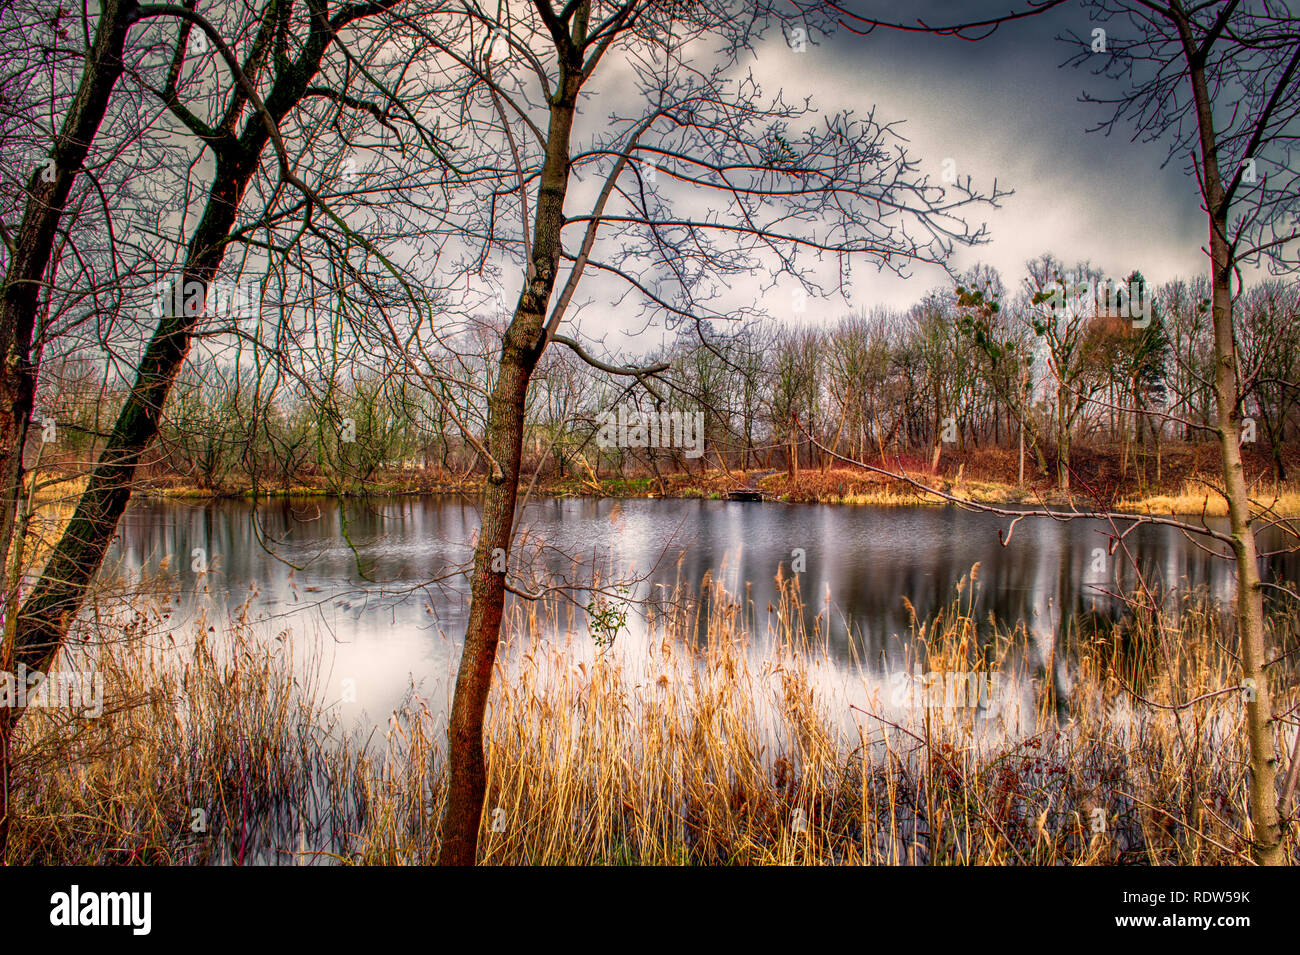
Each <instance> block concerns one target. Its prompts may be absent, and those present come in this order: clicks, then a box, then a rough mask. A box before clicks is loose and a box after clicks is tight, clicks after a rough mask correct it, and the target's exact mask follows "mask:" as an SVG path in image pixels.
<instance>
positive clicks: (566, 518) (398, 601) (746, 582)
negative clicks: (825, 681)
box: [109, 497, 1300, 719]
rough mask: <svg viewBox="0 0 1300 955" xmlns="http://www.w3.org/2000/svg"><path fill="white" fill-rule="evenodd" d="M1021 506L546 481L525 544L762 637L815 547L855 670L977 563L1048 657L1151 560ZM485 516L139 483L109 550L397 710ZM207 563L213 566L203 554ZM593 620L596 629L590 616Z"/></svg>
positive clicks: (1164, 574) (814, 607)
mask: <svg viewBox="0 0 1300 955" xmlns="http://www.w3.org/2000/svg"><path fill="white" fill-rule="evenodd" d="M1008 524H1009V522H1008V521H1007V520H1006V519H1001V518H996V517H992V516H990V515H985V514H977V513H970V512H966V511H961V510H958V509H955V508H948V507H945V508H871V507H849V506H835V505H785V504H775V503H733V502H723V501H645V500H634V501H611V500H586V499H582V500H543V501H539V502H534V503H532V504H530V505H529V507H528V508H527V510H526V513H525V518H524V521H523V523H522V526H523V527H524V528H525V530H526V538H525V543H524V545H523V546H521V547H520V548H519V557H520V558H521V559H522V558H524V557H525V556H527V557H528V559H529V561H530V563H531V564H532V566H533V567H535V568H538V569H539V570H544V571H546V572H550V573H562V574H565V575H566V576H569V577H573V576H575V574H576V575H577V576H579V577H581V576H582V574H583V573H584V571H583V570H582V569H581V568H577V569H575V561H577V562H578V564H580V565H582V567H585V573H587V574H589V573H590V570H591V568H592V567H593V566H594V567H597V568H599V569H601V570H602V578H603V579H605V580H609V579H610V577H609V572H610V569H611V568H617V571H618V573H617V574H616V576H620V577H621V576H626V577H628V578H630V577H632V576H635V577H636V578H638V582H637V583H636V584H635V585H634V587H633V593H634V594H635V595H636V596H641V597H644V596H654V595H655V594H660V593H663V592H664V591H665V589H669V590H671V589H672V588H673V587H674V586H675V585H678V584H684V585H686V586H687V587H689V588H691V589H692V590H698V589H699V585H700V583H701V581H703V580H704V579H705V578H706V575H711V576H712V577H713V579H717V580H721V581H722V582H723V583H724V584H725V585H726V586H727V588H728V589H729V590H730V592H732V593H735V594H746V595H747V599H748V601H749V610H750V612H752V614H753V615H754V619H755V621H756V622H757V623H758V624H759V626H758V627H756V634H757V636H758V638H759V639H761V638H762V634H763V633H764V631H765V626H764V625H763V621H764V620H765V618H766V616H767V613H768V608H769V606H770V605H772V604H773V603H775V602H776V598H777V592H776V585H775V577H776V575H777V573H778V569H779V568H780V569H782V571H783V573H784V574H785V575H786V576H788V575H789V574H790V571H791V567H792V564H796V563H797V564H798V565H800V566H803V568H804V569H803V572H802V573H801V574H800V575H799V576H800V587H801V590H802V593H803V596H804V599H805V601H806V602H807V604H808V615H809V618H810V621H811V619H812V618H814V617H815V615H817V614H821V615H822V616H821V623H820V627H821V632H822V633H825V634H826V638H827V643H828V645H829V649H830V652H831V657H832V659H833V660H835V661H837V662H838V663H840V664H842V665H843V668H844V669H845V671H846V672H848V671H851V672H855V673H856V672H858V665H859V664H863V665H865V666H867V667H869V668H878V667H879V666H880V665H881V664H882V663H889V662H892V661H896V660H898V659H900V654H901V652H902V647H903V643H904V641H905V640H906V637H907V634H908V632H909V630H910V625H911V620H910V614H909V611H908V603H909V602H910V604H911V606H912V607H914V608H915V611H916V613H917V615H918V616H919V617H920V618H921V619H922V620H924V619H926V618H927V617H929V616H931V615H932V614H934V613H936V612H937V611H939V610H940V609H941V608H942V607H944V606H945V605H947V604H950V603H951V602H952V600H953V599H954V597H955V595H956V590H957V586H958V583H959V581H960V580H962V578H964V577H968V576H969V574H970V572H971V568H972V566H974V565H975V564H978V565H979V573H978V579H979V587H978V589H977V591H976V593H975V595H974V598H973V599H974V604H973V607H972V611H973V612H972V616H973V617H975V618H976V619H978V620H987V619H988V617H989V615H990V614H991V615H992V616H993V617H995V618H996V619H997V620H998V621H999V622H1000V624H1001V625H1004V626H1008V627H1010V626H1013V625H1015V624H1017V623H1023V624H1024V625H1025V627H1026V629H1027V630H1028V631H1029V632H1030V633H1031V634H1032V636H1033V640H1034V642H1035V644H1036V645H1039V649H1040V650H1041V651H1042V652H1043V655H1044V657H1045V656H1046V655H1047V651H1049V650H1050V648H1051V646H1052V644H1053V641H1054V640H1056V639H1057V638H1058V637H1059V636H1060V634H1061V632H1062V630H1063V626H1064V623H1065V622H1067V621H1070V620H1071V619H1073V618H1075V617H1078V616H1081V615H1101V616H1102V617H1111V618H1113V617H1116V616H1117V615H1118V614H1119V613H1120V612H1121V610H1122V605H1121V604H1120V602H1119V601H1118V600H1117V599H1116V598H1114V597H1113V596H1112V595H1111V594H1112V592H1113V591H1114V590H1115V589H1116V573H1117V571H1119V572H1120V582H1121V583H1122V584H1126V585H1131V584H1132V583H1133V571H1132V568H1131V566H1129V565H1128V564H1127V562H1126V560H1125V559H1124V558H1123V557H1122V555H1121V554H1115V555H1111V554H1109V553H1108V549H1109V543H1110V541H1109V535H1110V534H1111V528H1110V527H1109V526H1108V525H1106V524H1103V523H1102V522H1099V521H1073V522H1068V523H1067V522H1057V521H1051V520H1041V519H1029V520H1022V521H1020V522H1019V523H1018V525H1017V526H1016V528H1015V531H1014V533H1013V534H1012V535H1011V538H1010V540H1009V541H1008V542H1007V544H1006V546H1003V544H1002V543H1001V542H1000V539H999V530H1002V531H1003V533H1004V534H1005V531H1006V528H1007V527H1008ZM1220 526H1221V525H1220ZM477 527H478V513H477V510H476V508H475V506H474V505H473V504H472V503H470V502H466V501H463V500H460V499H451V498H440V497H403V498H394V499H386V500H382V501H346V502H339V501H335V500H326V499H304V500H296V501H274V502H266V503H258V504H256V505H254V504H252V503H248V502H208V503H201V504H193V503H183V502H170V501H169V502H159V501H138V502H136V503H133V504H132V505H131V507H130V509H129V510H128V511H127V514H126V515H125V517H124V518H123V520H122V526H121V535H120V539H119V541H118V542H117V544H116V545H115V547H114V551H113V552H112V554H111V555H110V558H109V566H110V567H112V568H114V569H116V571H117V572H118V573H120V574H122V575H124V576H127V577H129V578H135V577H137V576H139V575H141V574H152V573H155V572H157V571H158V570H159V569H160V568H165V569H166V570H167V571H168V572H170V573H172V574H174V575H175V578H176V582H177V584H178V586H179V588H180V591H181V594H182V597H183V601H182V603H183V606H192V605H193V600H194V598H195V595H196V594H199V595H200V596H201V599H202V600H204V601H208V602H210V603H211V604H212V605H213V606H214V607H215V609H216V611H217V612H219V613H220V612H229V611H230V610H231V609H232V608H233V607H234V606H236V605H238V604H240V603H242V602H243V601H244V600H246V599H247V598H249V597H250V595H252V596H253V599H252V603H251V608H252V610H253V612H254V614H255V615H256V616H258V617H262V618H266V619H267V620H268V621H269V622H270V623H271V624H272V625H274V626H276V627H280V628H283V627H285V626H288V627H292V628H293V630H294V631H295V633H297V634H304V633H305V634H314V635H316V636H317V637H318V638H319V639H320V640H323V641H333V642H334V648H333V649H334V653H333V655H332V660H333V666H334V669H335V672H336V673H346V674H347V675H348V676H347V678H348V679H349V680H350V681H352V684H351V686H352V687H354V688H355V691H356V696H357V698H358V699H359V700H360V701H363V702H364V704H365V705H364V706H363V707H362V709H365V710H366V711H367V712H369V713H370V714H371V716H372V717H375V718H378V719H382V718H383V716H384V715H385V714H386V713H387V712H388V711H389V710H391V708H392V706H394V705H396V703H397V702H398V701H399V700H400V698H401V696H402V695H403V693H404V692H405V691H406V689H407V687H408V686H409V684H410V682H411V681H414V682H415V683H416V684H417V686H418V688H419V690H420V692H421V693H422V694H423V695H425V696H426V697H427V698H428V699H430V700H433V701H441V704H442V705H444V706H445V699H446V693H447V690H448V687H449V685H450V681H451V677H452V675H453V674H454V669H455V663H456V660H457V658H458V654H459V643H460V640H461V638H462V637H463V630H464V626H465V618H466V615H467V612H468V599H467V597H466V584H465V581H464V579H463V578H462V577H460V576H458V575H456V574H454V573H451V571H453V570H454V569H455V568H456V567H458V566H462V565H463V564H464V563H465V562H466V561H467V560H468V558H469V556H470V551H471V547H472V543H473V540H474V538H475V534H476V532H477ZM1125 543H1126V546H1127V548H1128V550H1129V551H1130V552H1131V553H1132V554H1133V555H1134V556H1135V557H1136V558H1137V561H1138V564H1139V566H1140V568H1141V570H1142V573H1143V575H1144V576H1145V578H1146V579H1147V582H1148V583H1149V584H1151V585H1153V586H1159V587H1160V588H1161V589H1162V590H1164V591H1170V592H1172V593H1174V594H1177V593H1179V592H1182V591H1186V590H1188V589H1189V588H1206V589H1207V590H1208V591H1209V592H1210V593H1211V594H1212V595H1214V596H1215V597H1216V598H1217V599H1220V600H1227V599H1230V598H1231V596H1232V594H1233V575H1232V567H1231V564H1230V563H1229V562H1227V561H1223V560H1218V559H1215V558H1214V557H1213V556H1212V555H1211V554H1210V553H1208V552H1207V550H1205V549H1203V548H1202V547H1198V546H1197V545H1196V544H1195V543H1192V542H1191V541H1189V540H1188V539H1187V538H1186V537H1185V536H1184V535H1183V534H1182V532H1180V531H1179V530H1177V529H1175V528H1168V527H1155V526H1148V527H1142V528H1138V529H1137V530H1136V531H1134V532H1133V533H1132V534H1131V535H1129V536H1128V537H1127V538H1126V540H1125ZM1201 543H1202V544H1203V545H1204V544H1205V543H1206V542H1205V541H1204V540H1202V541H1201ZM1261 545H1262V546H1261V550H1270V549H1280V548H1281V547H1282V540H1281V536H1280V534H1277V533H1272V534H1266V535H1263V536H1262V539H1261ZM204 562H206V564H207V565H208V567H209V570H208V572H207V573H206V574H202V575H201V574H199V573H196V572H195V569H194V568H195V567H200V566H202V565H203V563H204ZM1264 570H1265V579H1266V580H1278V579H1284V580H1296V579H1297V578H1300V573H1297V571H1300V557H1297V556H1296V555H1294V554H1293V555H1286V556H1281V555H1279V556H1275V557H1271V558H1269V559H1268V561H1267V562H1266V567H1265V568H1264ZM904 598H906V600H905V599H904ZM580 600H581V598H580ZM182 617H183V615H182ZM180 622H181V623H182V624H183V622H184V620H183V619H182V620H181V621H180ZM628 624H629V626H628V630H629V633H628V634H627V636H626V637H625V636H620V637H619V639H620V640H621V641H626V640H631V642H632V645H635V642H636V640H637V639H638V638H640V637H644V631H645V625H644V621H643V620H642V619H641V618H640V617H639V616H637V615H636V614H635V613H633V614H632V615H631V616H630V617H629V621H628ZM578 629H579V630H580V632H582V633H584V634H585V624H583V623H581V622H579V624H578ZM556 638H557V639H559V635H556ZM299 639H301V637H299Z"/></svg>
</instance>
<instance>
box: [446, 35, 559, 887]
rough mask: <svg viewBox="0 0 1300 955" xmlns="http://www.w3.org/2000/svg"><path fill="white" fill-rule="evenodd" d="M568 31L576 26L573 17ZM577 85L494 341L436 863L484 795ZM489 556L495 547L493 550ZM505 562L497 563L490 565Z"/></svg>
mask: <svg viewBox="0 0 1300 955" xmlns="http://www.w3.org/2000/svg"><path fill="white" fill-rule="evenodd" d="M575 19H576V22H575V31H576V32H579V33H581V32H583V31H584V30H585V27H584V26H582V23H583V21H584V17H583V16H582V15H581V13H580V14H579V16H578V17H577V18H575ZM580 85H581V76H580V75H579V71H577V70H574V69H562V78H561V84H560V90H559V92H558V93H557V94H556V96H555V98H554V99H553V100H552V102H551V109H550V128H549V130H548V133H547V138H546V159H545V162H544V164H543V167H542V177H541V187H540V189H539V191H538V201H537V212H536V216H535V226H534V229H533V247H532V250H531V255H530V260H529V268H528V278H527V282H526V284H525V287H524V290H523V294H522V295H521V296H520V298H519V304H518V305H517V306H516V308H515V315H514V318H513V319H512V320H511V322H510V326H509V327H508V328H507V329H506V333H505V338H504V340H503V342H502V345H501V358H500V361H499V363H498V374H497V380H496V384H495V385H494V386H493V388H492V393H491V395H490V396H489V398H488V426H487V442H486V446H487V450H488V454H489V455H490V456H491V459H492V460H490V461H489V462H488V467H489V469H490V471H491V472H492V473H490V474H489V477H488V481H487V484H486V488H485V490H484V495H483V524H482V528H481V529H480V531H479V539H478V546H477V547H476V548H475V551H474V577H473V580H472V582H471V584H470V610H469V623H468V625H467V627H466V631H465V646H464V648H463V649H462V650H461V657H460V669H459V671H458V672H457V674H456V693H455V696H454V697H453V699H452V707H451V719H450V724H449V726H448V730H447V743H448V752H447V773H448V777H449V778H448V784H447V802H446V804H445V805H444V807H443V812H442V820H441V822H440V825H439V848H438V864H439V865H473V864H474V862H475V859H476V857H477V854H478V831H479V823H480V821H481V819H482V816H483V800H484V797H485V796H486V795H487V765H486V760H485V759H484V755H483V721H484V715H485V713H486V711H487V701H488V692H489V691H490V690H491V687H492V668H493V665H494V663H495V661H496V652H497V644H498V642H499V641H500V638H501V617H502V612H503V608H504V606H505V593H506V591H505V583H506V575H505V573H503V572H498V571H497V570H494V569H493V568H494V556H495V557H498V558H505V557H507V556H508V555H509V553H510V544H511V540H512V538H513V532H514V517H515V500H516V497H517V495H518V492H519V464H520V459H521V456H522V451H523V434H524V401H525V398H526V396H527V392H528V382H529V379H530V377H531V376H532V373H533V369H534V368H535V367H536V366H537V361H538V359H539V358H540V357H541V355H542V351H543V350H544V349H545V347H546V330H545V321H546V310H547V305H548V303H549V301H550V296H551V289H552V287H553V286H554V284H555V273H556V269H557V267H558V264H559V257H560V229H561V227H562V226H563V224H564V196H565V193H566V191H567V189H568V177H569V139H570V133H571V131H572V128H573V115H574V110H575V106H576V103H577V97H578V89H579V87H580ZM494 552H496V553H495V554H494ZM495 566H496V567H502V566H505V561H501V562H496V563H495Z"/></svg>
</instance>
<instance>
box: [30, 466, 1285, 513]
mask: <svg viewBox="0 0 1300 955" xmlns="http://www.w3.org/2000/svg"><path fill="white" fill-rule="evenodd" d="M907 474H908V477H910V478H912V479H914V480H917V481H919V482H928V483H931V485H932V486H933V487H935V488H936V489H937V490H939V491H942V492H943V493H945V494H950V495H953V496H954V497H957V498H960V499H961V500H962V501H963V502H966V503H970V504H975V505H980V504H983V505H991V506H999V507H1000V506H1005V507H1018V506H1023V507H1027V508H1031V507H1042V508H1050V509H1069V510H1110V511H1116V512H1123V513H1131V514H1134V515H1140V514H1148V515H1159V516H1170V515H1175V516H1181V517H1197V516H1205V517H1223V516H1226V514H1227V506H1226V502H1225V501H1224V500H1223V499H1222V497H1220V496H1219V495H1218V494H1217V492H1215V491H1214V490H1213V489H1212V488H1210V487H1209V486H1208V485H1206V484H1203V483H1201V482H1200V481H1195V480H1192V481H1185V482H1184V483H1183V484H1182V486H1181V487H1172V486H1168V487H1162V488H1159V489H1151V491H1150V493H1147V494H1143V495H1138V494H1117V495H1115V497H1114V498H1113V499H1112V500H1098V499H1096V498H1092V499H1090V498H1089V497H1088V496H1087V495H1086V494H1084V493H1081V492H1079V493H1072V494H1062V493H1061V492H1059V491H1057V490H1056V489H1055V488H1044V487H1042V486H1041V485H1029V484H1026V486H1024V487H1018V486H1016V485H1015V484H1007V483H1003V482H999V481H991V480H983V479H970V480H968V479H964V478H962V477H961V476H960V475H957V476H949V475H942V474H940V475H934V474H928V473H916V472H907ZM83 482H84V477H82V476H76V477H68V478H62V479H60V478H57V477H56V476H54V475H48V476H45V477H44V478H43V480H42V484H44V485H45V486H44V487H43V489H42V490H41V491H39V492H38V493H37V494H36V495H35V497H36V500H38V501H40V502H41V503H50V502H51V501H58V500H60V499H64V500H70V499H72V498H75V496H76V495H77V494H78V493H79V492H80V487H81V486H82V484H83ZM749 489H753V490H755V491H757V492H759V494H761V500H760V501H759V503H780V504H834V505H842V506H846V507H854V506H859V507H860V506H870V507H944V506H960V504H959V503H958V502H954V501H948V500H945V499H943V498H939V497H937V496H934V495H927V494H924V493H923V492H921V491H918V490H915V489H913V488H910V487H908V486H907V485H904V484H902V482H899V481H890V480H884V479H881V478H879V477H878V476H877V475H875V474H873V473H872V472H869V471H864V470H853V471H850V470H848V469H838V470H833V471H830V472H826V473H820V472H814V473H812V474H809V475H802V474H801V475H797V476H796V477H795V478H794V479H793V480H791V479H790V477H789V476H788V475H786V474H784V473H778V474H771V473H765V474H764V476H763V477H762V478H761V479H760V480H757V481H754V482H753V483H752V484H750V483H748V478H747V477H746V476H745V472H740V471H733V472H732V474H731V475H730V476H728V475H727V474H726V473H725V472H711V473H709V474H707V475H704V476H703V478H701V476H699V475H683V474H672V475H664V476H663V477H662V479H656V478H654V477H649V476H646V477H636V478H610V479H604V480H601V481H600V482H599V483H596V482H592V481H578V480H573V479H567V480H563V481H538V483H537V484H536V485H535V486H534V487H533V488H532V493H531V496H532V497H534V498H536V497H547V498H572V499H602V498H609V499H614V500H725V499H727V496H728V492H729V491H731V490H749ZM482 490H483V482H482V480H468V481H463V482H446V481H439V480H429V479H428V476H426V475H419V476H417V477H414V478H411V477H408V479H406V480H379V481H371V482H367V483H366V484H365V486H364V487H353V488H348V487H330V486H328V485H324V484H304V483H295V484H290V485H282V486H278V487H262V488H252V487H231V488H221V487H217V488H202V487H198V486H195V485H187V484H181V483H175V482H168V481H154V482H151V483H147V484H144V485H142V486H141V487H139V488H137V489H136V491H135V494H134V496H136V497H137V498H141V499H149V500H181V501H241V500H242V501H265V500H278V499H294V498H331V499H335V500H352V499H355V500H368V499H380V498H394V497H416V496H426V495H430V496H451V495H457V496H465V497H477V496H478V495H479V494H481V493H482ZM1252 502H1253V503H1254V504H1255V506H1256V508H1257V510H1258V511H1260V512H1267V513H1269V514H1271V515H1273V516H1277V517H1284V518H1289V517H1300V487H1296V486H1292V485H1290V484H1289V483H1288V484H1287V485H1282V486H1278V487H1268V488H1259V489H1257V490H1256V492H1255V493H1254V494H1253V495H1252Z"/></svg>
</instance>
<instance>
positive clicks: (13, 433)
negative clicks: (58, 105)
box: [0, 0, 139, 864]
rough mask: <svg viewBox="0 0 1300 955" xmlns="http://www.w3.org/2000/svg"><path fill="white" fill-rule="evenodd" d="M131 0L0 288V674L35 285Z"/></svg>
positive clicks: (4, 736) (110, 8)
mask: <svg viewBox="0 0 1300 955" xmlns="http://www.w3.org/2000/svg"><path fill="white" fill-rule="evenodd" d="M138 11H139V4H138V3H136V0H104V3H103V4H102V6H101V8H100V17H99V23H98V25H97V26H96V28H95V39H94V42H93V43H92V44H91V48H90V54H89V57H88V58H87V60H86V65H85V68H84V70H83V71H82V75H81V80H80V83H79V84H78V86H77V92H76V94H75V96H74V97H73V99H72V104H71V105H70V106H69V108H68V112H67V115H66V116H65V117H64V119H63V125H62V126H61V127H60V128H59V132H58V135H57V136H56V137H55V139H54V144H53V146H52V148H51V150H50V160H49V162H48V163H47V164H42V165H41V166H40V167H38V168H37V169H36V170H35V171H34V172H33V173H32V176H31V179H29V180H28V183H27V205H26V207H25V208H24V210H23V218H22V222H21V223H20V225H19V227H18V231H17V233H16V235H15V236H14V242H13V245H12V247H11V250H10V259H9V269H8V271H7V273H6V274H5V277H4V286H3V288H2V289H0V569H2V570H3V579H4V586H5V588H6V590H7V591H8V592H7V593H6V594H5V596H4V599H3V606H4V611H5V615H4V616H5V619H4V626H3V630H2V631H0V671H6V672H13V670H14V667H15V660H14V650H15V647H14V642H13V641H14V635H15V626H16V623H17V620H16V614H15V612H14V611H15V610H16V608H17V605H18V604H17V600H18V584H19V581H20V579H21V574H22V568H21V566H20V565H19V564H20V562H19V561H18V559H17V558H15V559H14V560H12V561H11V560H10V553H11V549H14V550H21V548H16V549H15V548H12V545H13V537H14V529H15V519H16V517H17V514H18V506H19V501H20V499H21V497H22V486H23V446H24V445H25V444H26V443H27V428H28V423H29V421H30V419H31V414H32V406H33V403H34V401H35V397H36V378H37V366H36V362H35V361H33V359H32V354H31V347H32V334H33V331H34V329H35V327H36V312H37V303H38V301H39V299H40V290H41V282H42V281H43V280H44V277H45V273H46V270H47V269H48V268H49V265H50V258H51V256H52V254H53V251H54V241H55V237H56V235H57V233H58V227H59V223H60V220H61V219H62V217H63V208H64V204H65V203H66V202H67V201H68V196H69V195H70V194H71V192H72V186H73V183H74V181H75V180H76V178H77V174H78V173H79V172H80V171H81V168H82V165H83V164H84V163H85V160H86V155H87V153H89V151H90V145H91V143H92V142H93V141H94V139H95V135H96V134H97V133H98V132H99V125H100V123H101V122H102V121H103V119H104V114H105V113H106V112H107V110H108V102H109V97H110V96H111V95H112V92H113V88H114V87H115V86H116V85H117V81H118V79H119V78H120V77H121V75H122V69H123V66H122V50H123V48H124V47H125V45H126V34H127V30H129V29H130V27H131V24H132V23H134V22H135V21H136V18H137V14H138ZM17 716H18V714H17V713H15V712H14V711H13V710H12V709H8V708H6V709H4V710H0V864H3V862H4V857H5V846H6V845H7V843H8V836H9V820H10V813H9V781H10V775H11V772H10V771H11V768H12V754H11V749H12V743H13V727H14V723H15V722H16V720H17Z"/></svg>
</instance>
